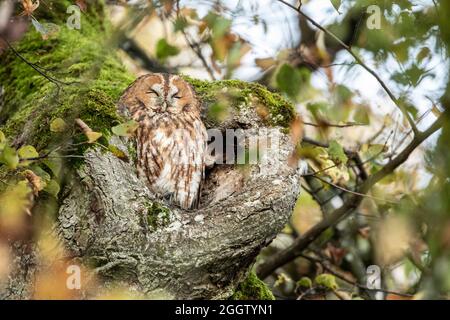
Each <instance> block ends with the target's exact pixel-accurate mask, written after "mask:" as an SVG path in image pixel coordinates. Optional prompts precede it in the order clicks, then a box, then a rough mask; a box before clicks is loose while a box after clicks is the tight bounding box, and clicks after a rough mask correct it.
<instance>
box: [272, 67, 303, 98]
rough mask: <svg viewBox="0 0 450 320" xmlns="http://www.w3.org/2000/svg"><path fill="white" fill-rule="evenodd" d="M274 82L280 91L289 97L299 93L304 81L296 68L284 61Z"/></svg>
mask: <svg viewBox="0 0 450 320" xmlns="http://www.w3.org/2000/svg"><path fill="white" fill-rule="evenodd" d="M276 82H277V86H278V88H279V89H280V90H281V91H283V92H285V93H286V94H287V95H288V96H290V97H291V98H295V97H297V96H298V94H299V93H300V88H301V86H302V84H303V83H305V77H304V74H302V73H301V72H300V71H299V70H298V69H296V68H293V67H292V66H291V65H289V64H287V63H285V64H283V65H282V66H281V67H280V69H279V70H278V72H277V75H276Z"/></svg>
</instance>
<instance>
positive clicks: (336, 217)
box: [257, 114, 445, 278]
mask: <svg viewBox="0 0 450 320" xmlns="http://www.w3.org/2000/svg"><path fill="white" fill-rule="evenodd" d="M444 117H445V114H442V115H441V116H440V117H439V118H438V119H437V120H436V121H435V122H434V123H433V125H431V126H430V128H428V129H427V130H426V131H424V132H421V133H418V134H417V135H416V136H415V137H414V139H413V140H412V141H411V142H410V143H409V144H408V146H407V147H406V148H405V149H404V150H403V151H402V152H401V153H400V154H399V155H398V156H397V157H395V158H394V159H392V160H391V161H390V162H389V163H387V164H386V165H385V166H384V167H383V168H382V169H381V170H380V171H378V172H376V173H375V174H374V175H372V176H369V177H368V179H367V180H366V181H365V182H364V183H363V184H362V185H361V186H360V187H359V188H358V191H357V192H358V193H361V194H366V193H367V192H368V191H369V190H370V189H371V188H372V187H373V186H374V185H375V184H376V183H377V182H379V181H380V180H381V179H383V178H384V177H386V176H388V175H389V174H391V173H392V172H393V171H394V170H395V169H397V167H399V166H400V165H401V164H403V163H404V162H405V161H406V160H407V159H408V157H409V155H410V154H411V153H412V152H413V151H414V150H415V149H416V148H417V147H418V146H419V145H420V144H421V143H422V142H423V141H425V140H426V139H427V138H429V137H430V136H431V135H432V134H433V133H435V132H436V131H438V130H439V129H440V128H441V127H442V123H443V121H444ZM362 199H363V197H361V196H360V195H357V194H353V195H351V196H350V197H349V198H348V199H347V200H346V201H345V202H344V204H343V205H342V207H340V208H339V209H337V210H335V211H334V212H333V213H332V214H330V215H327V216H325V217H324V219H323V220H322V221H320V222H319V223H317V224H316V225H314V226H313V227H312V228H311V229H309V230H308V231H307V232H306V233H305V234H303V235H302V236H300V237H299V238H297V239H296V240H295V241H294V243H293V244H292V245H291V246H289V247H288V248H286V249H285V250H283V251H281V252H280V253H278V254H277V255H275V256H273V257H271V258H270V259H268V260H267V261H266V262H265V263H263V264H261V265H259V267H258V269H257V274H258V276H259V277H261V278H266V277H267V276H268V275H270V274H271V273H272V272H273V271H275V269H277V268H278V267H281V266H282V265H284V264H286V263H288V262H290V261H292V260H294V259H295V258H297V257H298V256H299V255H300V254H301V253H302V251H303V250H304V249H305V248H306V247H308V246H309V244H311V243H312V242H313V241H314V240H315V239H317V238H318V237H319V236H320V235H321V234H322V233H323V232H324V231H325V230H327V229H328V228H329V227H331V226H333V225H335V224H337V223H338V222H339V221H341V220H342V219H344V218H346V217H347V216H348V215H349V214H350V213H351V212H352V211H353V210H355V209H356V208H357V207H358V206H359V204H360V203H361V201H362Z"/></svg>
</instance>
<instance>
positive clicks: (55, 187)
mask: <svg viewBox="0 0 450 320" xmlns="http://www.w3.org/2000/svg"><path fill="white" fill-rule="evenodd" d="M60 190H61V187H60V186H59V183H58V182H56V180H54V179H52V180H50V181H49V182H48V183H47V185H46V186H45V188H44V191H45V192H47V193H49V194H51V195H52V196H54V197H55V198H57V197H58V193H59V191H60Z"/></svg>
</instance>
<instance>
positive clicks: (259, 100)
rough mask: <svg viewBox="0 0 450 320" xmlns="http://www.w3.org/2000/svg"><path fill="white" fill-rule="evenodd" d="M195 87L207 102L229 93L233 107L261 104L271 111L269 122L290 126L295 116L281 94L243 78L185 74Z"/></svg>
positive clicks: (290, 104)
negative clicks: (204, 77)
mask: <svg viewBox="0 0 450 320" xmlns="http://www.w3.org/2000/svg"><path fill="white" fill-rule="evenodd" d="M183 78H184V79H185V80H186V81H188V82H189V83H190V84H191V85H192V86H193V87H194V89H195V91H196V93H197V95H198V96H199V98H200V99H201V100H202V101H204V102H207V103H212V102H215V101H217V99H218V97H220V96H221V95H222V96H223V95H228V96H229V97H230V98H231V99H229V100H230V102H231V105H232V107H235V108H239V107H240V106H242V105H249V104H250V102H254V103H252V104H253V105H258V104H260V105H261V106H263V107H265V108H267V111H268V113H269V117H268V119H267V120H268V124H269V125H275V126H282V127H285V128H287V127H289V125H290V124H291V122H292V120H293V119H294V117H295V108H294V106H293V105H292V103H290V102H288V101H287V100H286V99H285V98H283V97H282V96H281V95H280V94H278V93H275V92H271V91H269V90H268V89H267V88H266V87H264V86H263V85H261V84H259V83H254V82H245V81H241V80H220V81H203V80H198V79H193V78H190V77H188V76H183Z"/></svg>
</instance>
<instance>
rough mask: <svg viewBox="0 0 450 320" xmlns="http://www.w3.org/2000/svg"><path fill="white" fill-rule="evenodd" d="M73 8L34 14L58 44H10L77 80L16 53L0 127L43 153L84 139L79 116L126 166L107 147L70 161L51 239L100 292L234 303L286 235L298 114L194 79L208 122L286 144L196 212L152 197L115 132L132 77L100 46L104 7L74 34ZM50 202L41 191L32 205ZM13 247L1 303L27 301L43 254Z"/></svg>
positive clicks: (218, 184)
mask: <svg viewBox="0 0 450 320" xmlns="http://www.w3.org/2000/svg"><path fill="white" fill-rule="evenodd" d="M67 4H68V3H66V2H65V1H56V2H55V4H53V6H52V8H51V10H50V11H48V12H44V13H41V16H38V19H39V21H45V19H49V21H51V22H52V23H56V24H59V25H60V30H59V32H58V33H57V34H56V35H54V36H53V37H52V38H51V39H48V40H43V39H41V37H40V35H39V34H38V33H37V32H35V31H29V32H28V33H27V34H26V35H25V37H24V39H23V40H21V42H20V43H17V44H14V46H15V47H16V49H17V51H18V52H19V53H20V55H21V56H22V57H24V58H25V59H26V60H28V61H29V62H33V63H35V64H38V65H40V66H41V67H44V68H45V70H48V72H49V73H50V74H54V75H55V77H58V79H59V80H62V81H64V82H65V83H69V84H58V85H55V83H52V82H51V81H49V80H48V79H46V78H45V77H43V76H42V75H40V74H38V73H37V72H36V71H35V70H33V69H32V68H31V67H30V65H27V64H26V63H24V61H22V60H21V59H20V58H19V57H18V56H17V55H15V54H13V53H12V52H11V50H9V51H8V52H7V53H6V54H5V55H4V56H3V57H2V66H1V69H0V70H1V76H0V79H1V85H2V88H3V91H2V92H3V94H2V98H1V99H2V100H1V106H2V109H1V110H0V121H1V130H2V131H3V132H4V133H5V134H6V135H7V136H8V137H9V138H10V140H11V141H12V143H13V145H14V147H16V148H18V147H20V146H21V145H26V144H30V145H33V146H35V147H36V148H37V150H38V151H39V153H40V154H41V155H42V154H45V152H46V150H49V149H52V148H53V147H54V146H55V145H59V144H60V143H61V141H63V142H65V141H66V142H67V141H70V142H77V141H78V140H77V139H78V138H77V137H78V136H79V135H80V132H79V130H78V129H77V127H76V126H75V125H74V124H73V123H74V121H73V119H75V118H81V119H82V120H83V121H85V122H86V123H87V124H88V125H89V126H90V127H91V128H92V129H93V130H95V131H98V132H102V133H103V136H104V138H103V139H104V144H108V143H109V144H110V145H114V146H115V147H117V148H119V149H121V150H123V151H125V152H126V153H127V154H128V157H129V158H130V161H129V162H125V161H123V160H121V159H119V158H118V157H117V156H115V155H114V154H113V153H111V152H107V151H105V150H104V148H101V147H96V146H92V145H91V146H90V147H89V148H85V147H82V148H79V149H77V152H79V154H82V155H83V158H75V160H73V159H71V160H70V161H67V162H65V165H66V170H65V171H64V173H65V174H64V175H61V176H59V177H55V179H58V181H59V182H60V185H61V187H62V188H61V191H60V192H59V193H58V195H57V199H56V201H54V202H57V204H58V206H57V213H58V214H57V218H56V221H55V225H54V230H55V233H56V234H57V235H58V237H59V238H60V239H61V240H62V241H63V242H64V244H65V246H66V248H67V250H68V252H70V253H71V254H73V257H76V258H73V260H74V261H77V263H78V262H79V261H81V263H83V264H87V265H89V266H91V267H92V266H93V268H95V271H96V273H97V276H98V278H99V279H100V287H102V288H105V289H108V288H110V287H112V286H114V285H116V284H118V283H119V284H121V285H123V286H126V287H128V288H129V289H130V290H131V291H133V292H135V293H138V294H142V295H144V296H145V295H149V294H151V293H154V292H164V295H165V296H167V297H173V298H188V299H195V298H203V299H210V298H226V297H229V296H230V295H231V294H232V293H233V291H234V289H235V288H236V286H237V285H238V283H239V282H240V281H242V280H243V279H244V278H245V276H246V275H247V273H248V270H249V267H250V266H251V265H252V264H253V262H254V260H255V257H256V256H257V255H258V253H259V252H260V250H261V249H262V248H263V247H264V246H267V245H268V244H269V243H270V242H271V240H272V239H273V238H274V237H275V236H276V235H277V233H278V232H280V230H281V229H282V228H283V226H284V225H285V223H286V222H287V220H288V218H289V216H290V213H291V210H292V208H293V206H294V204H295V201H296V199H297V196H298V192H299V185H300V183H299V178H300V172H299V170H298V169H297V168H293V167H291V166H289V165H288V157H289V156H290V154H291V152H292V150H293V148H294V146H293V144H292V142H291V140H290V137H289V136H288V135H287V134H286V133H285V132H286V129H285V128H283V127H286V126H287V125H288V124H289V123H290V120H291V119H292V118H293V116H294V113H293V108H292V106H291V105H289V104H288V103H287V102H286V101H285V100H284V99H283V98H282V97H281V96H279V95H277V94H273V93H271V92H269V91H267V90H266V89H265V88H263V87H262V86H259V85H255V84H247V83H244V82H240V81H232V80H230V81H220V82H203V81H198V80H193V79H188V80H189V81H190V82H191V83H192V84H193V86H194V88H195V89H196V91H197V94H198V96H199V98H200V99H202V101H203V105H204V116H205V122H206V124H207V126H208V127H213V126H214V127H217V128H219V129H220V130H222V131H223V130H225V129H227V128H233V129H238V128H243V129H246V130H248V131H252V134H253V136H258V135H259V136H261V137H266V136H267V132H266V131H265V130H266V129H267V128H269V127H271V128H275V129H276V130H272V131H270V136H271V139H273V140H272V141H275V140H278V141H279V142H280V144H279V148H277V149H270V148H267V149H266V150H265V154H264V157H263V159H260V160H261V161H260V162H259V163H258V164H253V165H248V166H233V165H216V166H215V167H214V168H212V169H211V170H210V172H209V174H208V176H207V181H206V182H205V188H204V190H203V196H202V201H201V205H200V208H199V209H197V210H193V211H183V210H181V209H179V208H176V207H173V206H171V205H169V204H167V203H165V202H164V201H162V200H158V199H155V198H154V195H152V194H151V193H150V192H149V191H148V189H147V188H146V187H145V185H144V183H143V182H142V181H140V180H139V179H138V178H137V177H136V174H135V168H134V164H133V161H132V160H133V145H132V143H131V142H132V141H127V139H125V138H118V137H115V136H112V135H111V132H110V128H111V127H112V126H114V125H116V124H117V123H118V122H119V121H121V119H120V118H119V117H118V116H117V114H116V106H115V103H116V101H117V100H118V98H119V96H120V94H121V93H122V92H123V90H125V88H126V87H127V85H129V84H130V83H131V81H132V80H133V77H132V76H130V75H129V74H127V73H126V72H125V71H124V70H123V68H122V66H121V64H120V62H119V60H118V58H117V57H116V56H115V53H114V52H113V51H114V50H112V49H111V48H112V44H111V42H108V41H106V40H104V39H108V38H110V35H111V31H110V27H109V26H108V25H107V22H105V21H107V19H106V18H105V17H104V15H103V7H102V6H101V5H95V6H94V5H92V6H90V7H89V11H88V12H87V13H86V14H84V16H83V20H82V28H81V30H80V31H77V30H69V29H67V28H66V27H65V25H64V24H63V22H64V19H65V15H64V14H65V5H67ZM58 87H61V88H58ZM224 94H225V95H228V98H227V99H228V102H229V104H230V105H231V107H232V108H233V109H232V111H231V112H230V114H231V116H230V117H228V118H227V120H225V121H223V122H220V123H217V122H211V121H209V120H208V117H207V115H208V113H209V108H210V106H211V105H214V103H215V99H216V98H217V96H219V95H224ZM261 110H265V111H264V112H262V111H261ZM58 117H59V118H62V119H64V120H65V122H66V123H67V125H68V128H67V130H66V132H65V133H61V134H60V135H59V136H57V137H55V135H54V133H52V132H51V131H50V129H49V124H50V123H51V121H52V120H53V119H55V118H58ZM77 130H78V131H77ZM108 140H109V141H108ZM105 141H106V142H105ZM35 165H36V166H40V165H41V163H40V162H39V161H38V162H36V163H35ZM45 201H47V200H46V199H44V198H43V197H41V195H38V196H37V199H36V203H39V202H42V203H43V202H45ZM40 207H42V206H40ZM12 246H13V247H14V252H15V254H16V259H15V261H14V264H15V270H14V271H13V273H12V276H11V277H10V279H9V281H8V283H6V284H4V285H3V286H0V297H2V298H30V297H32V296H33V289H32V288H33V279H34V274H35V272H36V271H37V270H39V268H40V261H39V254H37V253H36V249H35V248H34V247H33V246H32V245H31V247H32V249H31V250H28V248H29V247H30V246H29V245H28V246H24V245H21V244H20V243H13V244H12Z"/></svg>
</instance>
